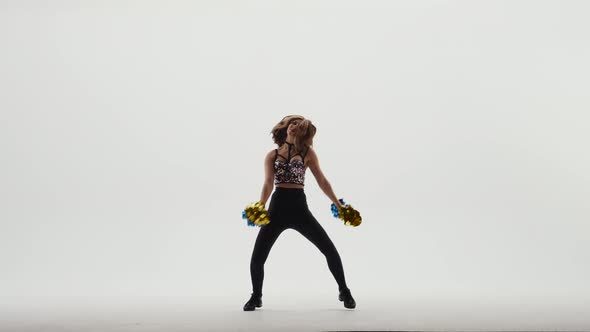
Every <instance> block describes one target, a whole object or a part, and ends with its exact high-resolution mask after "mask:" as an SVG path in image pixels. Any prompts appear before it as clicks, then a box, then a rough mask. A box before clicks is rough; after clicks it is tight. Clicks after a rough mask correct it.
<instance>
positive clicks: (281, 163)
mask: <svg viewBox="0 0 590 332" xmlns="http://www.w3.org/2000/svg"><path fill="white" fill-rule="evenodd" d="M285 143H286V144H288V145H289V154H288V156H287V157H284V156H282V155H281V154H279V150H278V149H275V162H274V169H275V181H274V183H275V184H279V183H294V184H300V185H303V183H304V182H305V170H306V167H305V155H307V150H306V153H305V155H301V154H300V153H296V154H294V155H293V157H295V156H296V155H300V156H301V158H302V159H301V160H299V159H295V160H291V157H292V156H291V148H292V147H293V145H294V144H291V143H287V142H285ZM279 157H280V158H282V159H278V158H279Z"/></svg>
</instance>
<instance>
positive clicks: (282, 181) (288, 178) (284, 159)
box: [244, 115, 356, 311]
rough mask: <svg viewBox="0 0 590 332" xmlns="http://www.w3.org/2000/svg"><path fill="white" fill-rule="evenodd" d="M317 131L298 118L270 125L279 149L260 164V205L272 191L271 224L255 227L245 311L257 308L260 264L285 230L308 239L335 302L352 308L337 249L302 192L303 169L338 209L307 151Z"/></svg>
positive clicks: (315, 160) (312, 155)
mask: <svg viewBox="0 0 590 332" xmlns="http://www.w3.org/2000/svg"><path fill="white" fill-rule="evenodd" d="M315 133H316V127H315V126H314V125H313V124H312V123H311V121H309V120H307V119H305V118H304V117H302V116H299V115H289V116H286V117H284V118H283V119H282V120H281V122H279V123H278V124H277V125H275V126H274V128H273V129H272V135H273V140H274V142H275V143H276V144H277V145H278V149H274V150H271V151H270V152H268V154H267V155H266V158H265V160H264V169H265V175H266V176H265V181H264V185H263V187H262V194H261V196H260V202H262V204H263V205H265V204H266V201H267V200H268V197H269V196H270V194H271V192H272V190H273V179H274V185H275V187H276V189H275V191H274V193H273V194H272V198H271V201H270V204H269V208H268V213H269V217H270V220H271V222H270V223H269V224H267V225H264V226H262V227H261V228H260V231H259V232H258V236H257V238H256V243H255V245H254V249H253V251H252V259H251V261H250V275H251V277H252V289H253V293H252V294H251V295H252V296H251V297H250V299H249V300H248V302H246V304H245V305H244V310H245V311H252V310H254V309H255V308H256V307H262V299H261V298H262V281H263V279H264V263H265V262H266V259H267V257H268V254H269V252H270V249H271V247H272V246H273V244H274V243H275V241H276V239H277V238H278V236H279V235H280V234H281V233H282V232H283V231H284V230H286V229H287V228H292V229H294V230H296V231H298V232H299V233H301V234H302V235H303V236H305V237H306V238H307V239H308V240H309V241H311V242H312V243H313V244H314V245H315V246H316V247H317V248H318V249H319V250H320V251H321V252H322V254H324V256H325V257H326V260H327V262H328V267H329V268H330V271H331V272H332V275H334V278H335V279H336V282H337V283H338V290H339V296H338V299H339V300H340V301H343V302H344V306H345V307H346V308H349V309H353V308H355V307H356V303H355V301H354V298H353V297H352V294H351V293H350V289H348V287H347V286H346V280H345V278H344V270H343V267H342V261H341V260H340V255H339V254H338V251H337V250H336V247H335V246H334V244H333V243H332V241H331V240H330V238H329V237H328V234H326V232H325V231H324V229H323V228H322V226H321V225H320V224H319V223H318V221H317V220H316V219H315V217H314V216H313V215H312V213H311V212H310V211H309V208H308V206H307V201H306V196H305V193H304V191H303V186H304V180H305V170H306V169H307V168H308V167H309V169H311V172H312V173H313V175H314V177H315V179H316V181H317V182H318V184H319V186H320V188H321V189H322V191H323V192H324V193H325V194H326V195H327V196H328V197H329V198H330V200H331V201H332V202H333V203H334V204H336V206H337V207H339V208H340V207H342V205H341V204H340V202H339V201H338V199H337V198H336V195H335V194H334V192H333V191H332V187H331V186H330V182H328V180H327V179H326V177H325V176H324V174H323V173H322V170H321V169H320V165H319V162H318V156H317V154H316V153H315V151H314V150H313V149H312V148H311V146H312V145H313V137H314V135H315Z"/></svg>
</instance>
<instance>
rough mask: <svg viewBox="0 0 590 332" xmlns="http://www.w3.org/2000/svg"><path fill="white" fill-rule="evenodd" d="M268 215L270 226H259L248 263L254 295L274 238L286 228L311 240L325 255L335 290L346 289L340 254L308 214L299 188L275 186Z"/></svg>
mask: <svg viewBox="0 0 590 332" xmlns="http://www.w3.org/2000/svg"><path fill="white" fill-rule="evenodd" d="M268 213H269V215H270V223H269V224H267V225H265V226H262V227H261V228H260V231H258V236H257V237H256V243H255V245H254V250H253V251H252V259H251V261H250V275H251V277H252V290H253V294H254V295H260V296H261V295H262V281H263V280H264V263H265V262H266V258H267V257H268V254H269V252H270V249H271V248H272V246H273V244H274V243H275V241H276V239H277V238H278V237H279V235H280V234H281V233H282V232H283V231H284V230H286V229H287V228H292V229H294V230H296V231H298V232H299V233H301V235H303V236H305V237H306V238H307V239H308V240H309V241H311V242H312V243H313V244H314V245H315V246H316V247H317V248H318V249H319V250H320V251H321V252H322V254H324V256H326V260H327V261H328V267H329V268H330V271H331V272H332V275H334V278H335V279H336V282H337V283H338V289H339V290H342V289H345V288H347V286H346V280H345V279H344V269H343V268H342V261H341V260H340V255H339V254H338V251H337V250H336V247H335V246H334V244H333V243H332V240H330V238H329V237H328V234H326V231H325V230H324V228H323V227H322V226H321V225H320V223H318V221H317V220H316V219H315V217H314V216H313V215H312V214H311V212H310V211H309V208H308V206H307V199H306V196H305V192H304V191H303V188H281V187H276V188H275V191H274V193H273V194H272V197H271V200H270V203H269V207H268Z"/></svg>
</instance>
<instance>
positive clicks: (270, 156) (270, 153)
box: [264, 149, 276, 159]
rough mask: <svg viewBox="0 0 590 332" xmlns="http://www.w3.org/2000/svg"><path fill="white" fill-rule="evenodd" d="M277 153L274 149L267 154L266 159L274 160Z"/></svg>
mask: <svg viewBox="0 0 590 332" xmlns="http://www.w3.org/2000/svg"><path fill="white" fill-rule="evenodd" d="M275 153H276V151H275V149H272V150H270V151H268V152H267V153H266V156H264V158H265V159H274V157H275Z"/></svg>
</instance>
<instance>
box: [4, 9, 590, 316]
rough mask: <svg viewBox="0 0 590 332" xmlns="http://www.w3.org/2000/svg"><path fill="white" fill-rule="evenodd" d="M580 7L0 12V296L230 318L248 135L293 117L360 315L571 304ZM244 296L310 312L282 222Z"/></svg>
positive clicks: (296, 253)
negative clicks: (387, 307) (149, 300)
mask: <svg viewBox="0 0 590 332" xmlns="http://www.w3.org/2000/svg"><path fill="white" fill-rule="evenodd" d="M589 10H590V5H589V4H588V3H587V2H584V1H292V2H287V1H284V2H277V1H247V2H242V1H196V2H190V1H175V2H163V1H162V2H155V1H154V2H145V1H86V2H77V1H52V2H50V3H46V2H41V1H24V2H21V1H2V2H1V3H0V41H1V44H0V47H1V52H0V112H1V113H0V114H1V120H0V151H1V153H0V165H1V166H0V167H1V172H0V205H1V206H0V226H1V232H0V243H1V244H2V250H0V264H1V265H0V266H1V271H2V272H1V275H0V279H1V280H0V281H1V282H0V294H1V295H2V297H3V298H4V299H9V298H12V299H13V300H14V299H27V298H31V297H43V298H53V297H56V298H57V297H69V296H84V297H97V296H106V297H110V296H117V297H128V298H135V297H141V296H184V297H191V298H199V297H200V296H234V297H235V298H238V299H239V301H237V302H236V303H235V307H236V309H238V310H241V305H242V302H243V301H245V300H247V298H248V296H249V294H250V292H251V283H250V272H249V263H250V255H251V251H252V248H253V245H254V241H255V238H256V234H257V231H258V229H257V228H251V227H247V226H246V224H245V222H244V220H242V219H241V210H242V209H243V207H244V206H245V205H247V204H250V203H252V202H254V201H256V200H258V199H259V197H260V191H261V188H262V183H263V179H264V168H263V160H264V155H265V154H266V153H267V152H268V151H270V150H271V149H273V148H275V147H276V146H275V145H273V143H272V139H271V135H270V130H271V129H272V127H273V126H274V125H275V124H276V123H277V122H278V121H279V120H280V119H281V118H282V117H283V116H285V115H288V114H300V115H303V116H305V117H306V118H308V119H310V120H311V121H312V122H313V123H314V124H315V125H316V127H317V128H318V132H317V135H316V137H315V141H314V147H315V149H316V151H317V153H318V156H319V159H320V165H321V167H322V169H323V171H324V173H325V175H326V176H327V178H328V179H329V180H330V182H331V184H332V186H333V188H334V191H335V193H336V195H337V196H338V197H342V198H344V199H345V201H347V202H348V203H350V204H352V206H353V207H355V208H356V209H358V210H359V211H360V212H361V214H362V216H363V224H362V225H361V226H359V227H357V228H353V227H345V226H344V225H342V224H341V223H340V222H339V221H337V220H336V219H334V218H333V217H332V216H331V213H330V203H331V202H330V200H329V199H328V198H327V197H326V196H325V195H324V194H323V192H322V191H321V190H320V188H319V187H318V185H317V183H316V182H315V179H314V178H313V175H312V173H311V172H310V171H308V172H307V178H306V187H305V188H306V189H305V191H306V194H307V199H308V204H309V206H310V209H311V211H312V212H313V213H314V216H315V217H316V218H317V219H318V221H319V222H320V223H321V224H322V225H323V226H324V228H325V229H326V231H327V232H328V234H329V235H330V237H331V239H332V240H333V242H334V243H335V245H336V247H337V248H338V250H339V253H340V255H341V257H342V261H343V264H344V269H345V273H346V278H347V282H348V286H349V287H350V289H351V290H352V291H353V294H354V295H355V296H356V299H357V302H358V303H359V305H360V303H369V302H371V299H383V298H397V299H416V298H421V299H425V300H432V301H439V302H441V303H444V302H445V301H453V300H457V299H459V300H461V299H465V300H466V301H483V302H485V301H488V300H489V301H496V303H500V304H501V303H518V304H523V305H525V304H527V303H529V304H531V303H540V302H543V303H553V304H555V305H556V308H557V309H558V310H564V311H565V310H566V309H564V308H566V307H564V305H566V304H567V310H578V311H580V312H581V313H584V312H585V313H586V314H588V309H587V308H588V305H589V304H590V286H589V284H588V280H589V278H590V267H589V265H588V261H589V259H590V241H588V239H589V238H588V234H589V231H590V226H589V225H588V221H589V220H590V218H589V217H590V204H588V202H589V198H590V175H589V171H588V170H589V169H590V154H589V152H588V142H589V141H590V133H589V130H588V129H589V120H590V115H589V114H588V110H589V109H590V97H589V91H590V81H589V77H590V65H589V62H588V58H589V57H590V42H589V41H590V39H589V38H590V23H588V22H589V21H588V19H587V13H588V11H589ZM263 293H264V294H265V296H267V295H269V296H287V295H289V294H292V295H297V294H300V295H301V296H306V297H308V298H309V297H313V296H318V298H320V297H322V298H325V297H329V298H330V299H332V298H334V297H335V296H337V284H336V282H335V280H334V279H333V277H332V275H331V274H330V271H329V269H328V266H327V263H326V261H325V258H324V257H323V256H322V255H321V253H320V252H319V250H317V249H316V248H315V247H314V246H313V245H312V244H311V243H310V242H308V241H307V240H306V239H305V238H303V237H302V236H301V235H300V234H299V233H296V232H295V231H293V230H287V231H286V232H284V233H283V234H282V235H281V236H280V237H279V239H278V240H277V242H276V244H275V246H274V247H273V249H272V251H271V253H270V256H269V258H268V261H267V263H266V266H265V281H264V289H263ZM317 294H319V295H317ZM6 301H7V302H5V303H4V304H7V305H10V303H12V302H9V301H8V300H6ZM11 301H12V300H11ZM560 308H561V309H560ZM584 308H586V309H584Z"/></svg>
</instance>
